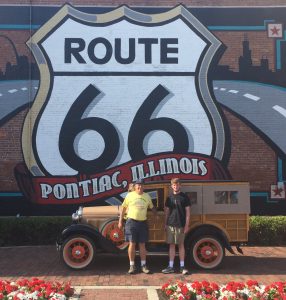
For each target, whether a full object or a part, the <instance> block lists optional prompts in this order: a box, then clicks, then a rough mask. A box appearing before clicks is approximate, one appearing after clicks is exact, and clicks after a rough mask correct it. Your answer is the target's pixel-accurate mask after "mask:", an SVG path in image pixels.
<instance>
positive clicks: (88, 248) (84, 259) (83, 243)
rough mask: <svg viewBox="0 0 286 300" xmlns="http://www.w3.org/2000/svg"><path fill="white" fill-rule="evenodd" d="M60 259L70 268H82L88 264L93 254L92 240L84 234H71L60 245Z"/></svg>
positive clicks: (92, 258) (91, 260)
mask: <svg viewBox="0 0 286 300" xmlns="http://www.w3.org/2000/svg"><path fill="white" fill-rule="evenodd" d="M61 251H62V253H61V255H62V259H63V261H64V263H65V264H66V265H67V266H68V267H70V268H72V269H77V270H80V269H84V268H86V267H87V266H89V265H90V264H91V263H92V262H93V260H94V256H95V245H94V242H93V241H92V240H91V239H90V238H88V237H86V236H72V237H69V238H68V239H66V240H65V241H64V243H63V245H62V250H61Z"/></svg>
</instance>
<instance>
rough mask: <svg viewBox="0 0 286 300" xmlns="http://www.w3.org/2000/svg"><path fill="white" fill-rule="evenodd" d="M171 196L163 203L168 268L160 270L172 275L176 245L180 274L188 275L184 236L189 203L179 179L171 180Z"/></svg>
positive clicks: (188, 221)
mask: <svg viewBox="0 0 286 300" xmlns="http://www.w3.org/2000/svg"><path fill="white" fill-rule="evenodd" d="M171 187H172V194H171V195H170V196H169V197H168V198H167V200H166V202H165V230H166V236H167V239H166V241H167V243H168V244H169V266H168V267H167V268H166V269H164V270H162V272H163V273H164V274H169V273H174V272H175V270H174V259H175V255H176V245H178V248H179V258H180V272H181V273H182V274H183V275H186V274H188V270H187V269H186V268H185V246H184V239H185V234H186V233H187V232H188V230H189V224H190V213H191V203H190V200H189V198H188V197H187V195H186V194H184V193H183V192H181V186H180V179H179V178H173V179H172V180H171Z"/></svg>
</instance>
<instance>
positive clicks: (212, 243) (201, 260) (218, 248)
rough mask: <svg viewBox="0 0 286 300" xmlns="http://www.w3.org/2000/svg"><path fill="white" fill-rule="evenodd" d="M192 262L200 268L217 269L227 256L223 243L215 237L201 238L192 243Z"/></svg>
mask: <svg viewBox="0 0 286 300" xmlns="http://www.w3.org/2000/svg"><path fill="white" fill-rule="evenodd" d="M190 254H191V260H192V262H193V263H194V264H195V265H196V266H197V267H199V268H202V269H208V270H210V269H216V268H218V267H219V266H220V265H221V263H222V261H223V259H224V256H225V250H224V247H223V245H222V243H221V241H220V240H219V239H218V238H217V237H215V236H201V237H198V238H196V239H195V240H194V241H192V243H191V253H190Z"/></svg>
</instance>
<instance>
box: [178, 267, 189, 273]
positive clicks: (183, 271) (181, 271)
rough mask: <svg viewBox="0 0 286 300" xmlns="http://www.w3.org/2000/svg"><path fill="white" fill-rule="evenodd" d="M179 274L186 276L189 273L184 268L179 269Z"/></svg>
mask: <svg viewBox="0 0 286 300" xmlns="http://www.w3.org/2000/svg"><path fill="white" fill-rule="evenodd" d="M180 273H182V274H183V275H187V274H189V271H188V270H187V269H186V268H184V267H181V268H180Z"/></svg>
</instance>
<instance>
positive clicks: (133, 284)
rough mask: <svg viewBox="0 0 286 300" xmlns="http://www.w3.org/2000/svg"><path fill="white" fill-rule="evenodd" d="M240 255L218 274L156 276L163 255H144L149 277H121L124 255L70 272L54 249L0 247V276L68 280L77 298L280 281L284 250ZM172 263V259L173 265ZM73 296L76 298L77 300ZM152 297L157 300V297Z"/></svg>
mask: <svg viewBox="0 0 286 300" xmlns="http://www.w3.org/2000/svg"><path fill="white" fill-rule="evenodd" d="M243 250H244V255H243V256H242V255H237V256H233V255H227V257H226V258H225V261H224V263H223V266H222V267H221V268H220V269H219V270H215V271H205V270H196V269H192V268H190V270H191V274H190V275H187V276H185V277H184V276H182V275H181V274H168V275H165V274H162V273H161V269H162V268H163V267H165V266H166V264H167V262H168V257H167V256H152V257H151V256H149V257H148V264H149V266H150V268H151V269H152V271H153V274H151V275H145V274H136V275H133V276H130V275H126V271H127V269H128V258H127V256H117V255H101V256H97V257H96V259H95V263H94V264H93V265H92V266H91V267H90V268H89V269H88V270H82V271H74V270H71V269H68V268H66V267H65V266H64V265H63V263H62V262H61V261H60V259H59V255H58V253H57V251H56V249H55V246H37V247H11V248H10V247H2V248H0V278H1V279H7V280H15V279H18V278H23V277H25V278H32V277H38V278H41V279H44V280H47V281H54V280H57V281H60V282H63V281H65V282H66V281H70V282H71V283H72V285H73V286H75V287H77V290H78V292H79V295H80V299H81V300H82V299H85V300H87V299H98V300H101V299H102V300H109V299H112V300H115V299H123V300H129V299H131V298H132V300H145V299H146V300H147V299H149V300H150V299H156V296H155V295H154V293H153V292H154V289H155V288H158V287H159V286H161V285H162V284H163V283H165V282H166V281H168V280H172V281H175V280H189V281H193V280H199V281H201V280H208V281H215V282H217V283H225V282H227V281H231V280H234V281H246V280H247V279H255V280H258V281H259V282H260V283H263V284H267V283H271V282H274V281H286V247H244V248H243ZM176 263H178V261H177V262H176ZM152 293H153V294H152ZM77 298H79V297H77ZM157 299H158V298H157Z"/></svg>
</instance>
